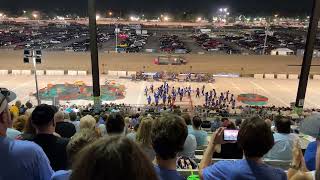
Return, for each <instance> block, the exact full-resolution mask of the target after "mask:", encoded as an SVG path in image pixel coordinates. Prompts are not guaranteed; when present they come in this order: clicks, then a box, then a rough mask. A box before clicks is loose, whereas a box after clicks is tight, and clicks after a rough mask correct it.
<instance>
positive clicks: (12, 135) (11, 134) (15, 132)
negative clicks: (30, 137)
mask: <svg viewBox="0 0 320 180" xmlns="http://www.w3.org/2000/svg"><path fill="white" fill-rule="evenodd" d="M6 134H7V137H8V138H9V139H16V137H17V136H19V135H20V134H21V132H20V131H18V130H15V129H12V128H8V129H7V133H6Z"/></svg>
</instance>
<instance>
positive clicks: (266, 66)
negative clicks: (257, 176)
mask: <svg viewBox="0 0 320 180" xmlns="http://www.w3.org/2000/svg"><path fill="white" fill-rule="evenodd" d="M157 56H158V55H157V54H116V53H103V52H101V53H100V54H99V63H100V72H101V73H103V72H106V71H107V70H117V71H118V70H119V71H120V70H123V71H140V70H145V71H174V72H188V71H190V70H192V71H193V72H209V73H221V72H229V73H240V74H254V73H295V74H298V73H300V66H288V65H301V62H302V57H297V56H287V57H285V56H222V55H221V56H213V55H184V57H186V59H187V60H188V61H189V62H188V63H187V65H181V66H170V65H169V66H159V65H155V64H153V59H155V58H156V57H157ZM22 57H23V52H22V51H13V50H0V62H1V63H0V69H8V70H12V69H31V67H32V65H31V64H23V60H22ZM312 64H313V65H320V59H314V60H313V63H312ZM38 69H43V70H46V69H55V70H56V69H61V70H62V69H63V70H75V69H76V70H87V71H89V72H90V71H91V67H90V54H89V53H73V52H43V60H42V64H41V65H38ZM310 73H311V74H319V73H320V66H314V67H311V72H310Z"/></svg>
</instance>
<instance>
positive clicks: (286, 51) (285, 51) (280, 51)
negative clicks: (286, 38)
mask: <svg viewBox="0 0 320 180" xmlns="http://www.w3.org/2000/svg"><path fill="white" fill-rule="evenodd" d="M293 54H294V51H292V50H291V49H289V48H277V49H274V50H272V51H271V55H274V56H277V55H279V56H289V55H293Z"/></svg>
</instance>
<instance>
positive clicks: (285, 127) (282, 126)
mask: <svg viewBox="0 0 320 180" xmlns="http://www.w3.org/2000/svg"><path fill="white" fill-rule="evenodd" d="M275 126H276V129H277V131H278V132H279V133H285V134H289V133H290V131H291V122H290V119H288V118H286V117H283V116H276V117H275Z"/></svg>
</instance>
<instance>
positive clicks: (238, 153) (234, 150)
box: [213, 121, 243, 159]
mask: <svg viewBox="0 0 320 180" xmlns="http://www.w3.org/2000/svg"><path fill="white" fill-rule="evenodd" d="M226 129H229V130H236V129H237V128H236V126H235V124H234V123H233V122H231V121H230V123H229V125H227V127H226ZM213 158H221V159H242V158H243V151H242V149H241V148H240V146H239V144H238V142H230V143H225V144H221V145H220V146H219V145H217V147H216V152H215V153H214V154H213Z"/></svg>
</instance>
